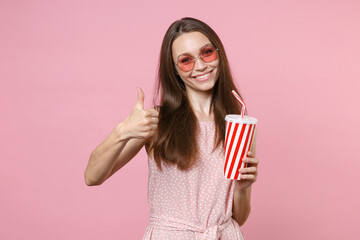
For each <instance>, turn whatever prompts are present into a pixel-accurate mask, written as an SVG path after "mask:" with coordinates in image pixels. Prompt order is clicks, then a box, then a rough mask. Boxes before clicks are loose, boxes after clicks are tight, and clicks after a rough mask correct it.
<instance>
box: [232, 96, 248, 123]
mask: <svg viewBox="0 0 360 240" xmlns="http://www.w3.org/2000/svg"><path fill="white" fill-rule="evenodd" d="M231 92H232V94H234V96H235V97H236V99H237V100H239V102H240V103H241V105H242V109H241V117H242V118H243V117H244V113H245V109H246V105H245V103H244V102H243V100H241V98H240V96H239V94H237V93H236V92H235V91H234V90H232V91H231Z"/></svg>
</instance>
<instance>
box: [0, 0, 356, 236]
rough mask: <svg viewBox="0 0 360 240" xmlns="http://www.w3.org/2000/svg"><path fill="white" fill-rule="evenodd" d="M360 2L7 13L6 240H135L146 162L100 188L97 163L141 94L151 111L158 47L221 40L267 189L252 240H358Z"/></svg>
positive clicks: (49, 8)
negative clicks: (178, 32)
mask: <svg viewBox="0 0 360 240" xmlns="http://www.w3.org/2000/svg"><path fill="white" fill-rule="evenodd" d="M359 12H360V4H359V1H356V0H354V1H347V0H345V1H344V0H341V1H340V0H337V1H325V0H323V1H320V0H302V1H300V0H296V1H279V0H275V1H264V0H263V1H221V2H219V1H209V0H207V1H188V0H183V1H160V0H154V1H126V2H125V1H88V0H86V1H85V0H84V1H79V0H76V1H74V0H71V1H69V0H67V1H36V0H35V1H34V0H33V1H10V0H2V1H0V79H1V88H0V107H1V112H2V114H1V118H0V123H1V124H0V130H1V132H0V133H1V151H0V161H1V167H0V180H1V181H0V194H1V195H0V226H1V227H0V239H7V240H15V239H38V240H39V239H40V240H41V239H52V240H57V239H86V240H91V239H94V240H95V239H109V240H110V239H114V240H115V239H141V237H142V236H143V233H144V231H145V228H146V226H147V224H148V220H149V210H148V205H147V158H146V155H145V152H144V150H142V151H141V152H140V153H139V154H138V155H137V156H136V157H135V158H134V159H133V160H132V161H131V162H130V163H129V164H128V165H126V166H125V167H124V168H123V169H122V170H121V171H120V172H118V173H117V174H115V175H114V176H113V177H112V178H110V179H109V180H108V181H107V182H105V183H104V184H103V185H101V186H99V187H88V186H86V185H85V182H84V179H83V172H84V169H85V167H86V164H87V161H88V158H89V155H90V153H91V151H92V150H93V149H94V148H95V147H96V146H97V145H98V144H99V143H100V142H101V141H102V140H103V139H104V138H105V137H106V136H107V135H108V134H109V133H110V131H111V130H112V129H113V128H114V127H115V125H116V124H117V123H118V122H120V121H122V120H124V119H125V117H126V116H127V115H128V114H129V113H130V111H131V109H132V107H133V105H134V104H135V101H136V97H137V92H136V87H137V86H141V87H142V88H143V89H144V91H145V95H146V96H145V99H146V107H151V102H152V94H153V88H154V85H153V83H154V80H155V75H156V67H157V64H158V56H159V49H160V44H161V40H162V37H163V35H164V33H165V31H166V29H167V27H168V26H169V25H170V24H171V23H172V22H173V21H175V20H177V19H179V18H181V17H184V16H192V17H196V18H199V19H201V20H203V21H205V22H206V23H208V24H209V25H210V26H212V27H213V29H214V30H215V31H216V32H217V33H218V34H219V36H220V38H221V39H222V41H223V43H224V45H225V48H226V51H227V54H228V57H229V61H230V64H231V68H232V72H233V74H234V76H235V79H236V83H237V85H238V86H239V89H240V92H241V94H242V95H243V96H244V98H245V101H246V102H247V105H248V110H249V115H251V116H255V117H257V118H258V119H259V125H258V142H257V157H258V158H259V159H260V165H259V177H258V180H257V182H256V183H255V184H254V186H253V193H252V211H251V215H250V217H249V219H248V221H247V222H246V223H245V225H244V226H243V227H242V230H243V232H244V235H245V237H246V239H274V240H275V239H276V240H278V239H294V240H298V239H299V240H300V239H329V240H330V239H359V235H360V230H359V227H358V224H359V222H360V204H359V202H360V197H359V190H358V189H359V188H358V186H356V185H357V183H359V181H360V177H359V175H358V170H359V166H360V164H359V159H360V158H359V157H360V156H359V152H358V144H359V136H360V134H359V133H360V128H359V122H360V114H359V111H358V103H359V101H360V97H359V90H360V88H359V80H360V73H359V69H360V44H359V42H360V32H359V29H360V26H359V25H360V15H359Z"/></svg>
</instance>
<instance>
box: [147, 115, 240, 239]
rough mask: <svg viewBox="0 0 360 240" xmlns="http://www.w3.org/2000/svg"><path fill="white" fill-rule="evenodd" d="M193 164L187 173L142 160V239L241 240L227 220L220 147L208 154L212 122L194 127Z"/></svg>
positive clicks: (228, 185) (228, 188) (228, 184)
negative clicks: (146, 211)
mask: <svg viewBox="0 0 360 240" xmlns="http://www.w3.org/2000/svg"><path fill="white" fill-rule="evenodd" d="M199 125H200V131H199V136H198V144H199V151H200V152H199V159H198V161H197V163H196V164H195V165H194V166H193V167H192V168H191V169H190V170H188V171H180V170H179V169H178V168H177V167H176V165H172V166H166V165H165V164H163V165H162V169H163V170H162V171H160V170H159V169H158V167H157V166H156V163H155V161H154V160H153V159H152V158H150V157H149V158H148V159H149V160H148V162H149V182H148V184H149V185H148V202H149V206H150V224H149V226H148V228H147V229H146V231H145V234H144V237H143V240H192V239H194V240H219V239H221V240H238V239H243V236H242V233H241V230H240V227H239V225H238V224H237V222H236V221H235V220H234V219H233V218H232V203H233V194H234V182H233V181H232V180H228V179H226V178H225V177H224V173H223V171H224V170H223V168H224V167H223V166H224V155H223V151H224V150H223V148H220V147H219V148H218V149H216V150H215V151H214V152H212V149H213V145H214V137H215V123H214V122H199Z"/></svg>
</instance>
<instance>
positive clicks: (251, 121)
mask: <svg viewBox="0 0 360 240" xmlns="http://www.w3.org/2000/svg"><path fill="white" fill-rule="evenodd" d="M225 120H226V133H225V147H224V154H225V165H224V175H225V177H226V178H228V179H236V180H240V178H239V169H240V168H244V167H246V164H245V163H244V162H243V161H242V159H243V158H244V157H245V154H247V152H248V151H249V149H250V146H251V144H252V139H253V136H254V132H255V127H256V123H257V121H258V120H257V119H256V118H253V117H249V116H244V117H243V118H242V117H241V115H236V114H230V115H226V117H225Z"/></svg>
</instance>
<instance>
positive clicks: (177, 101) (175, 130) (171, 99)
mask: <svg viewBox="0 0 360 240" xmlns="http://www.w3.org/2000/svg"><path fill="white" fill-rule="evenodd" d="M195 31H197V32H201V33H202V34H204V35H205V36H206V37H207V38H208V39H209V40H210V42H211V43H212V44H213V45H214V46H215V48H217V49H218V55H219V79H218V81H217V82H216V84H215V86H214V93H213V97H212V101H211V110H212V111H213V113H214V118H215V126H216V129H215V139H214V141H215V142H214V146H215V147H214V149H213V150H215V149H216V148H218V147H219V146H220V145H223V144H224V139H225V119H224V118H225V116H226V114H240V111H241V105H240V104H239V102H238V101H237V100H236V98H235V97H234V96H233V95H232V93H231V90H235V91H237V89H236V87H235V84H234V82H233V78H232V76H231V72H230V67H229V63H228V60H227V57H226V54H225V49H224V46H223V44H222V43H221V41H220V38H219V37H218V35H217V34H216V33H215V32H214V30H212V29H211V28H210V27H209V26H208V25H207V24H206V23H204V22H202V21H200V20H197V19H194V18H189V17H187V18H182V19H181V20H178V21H175V22H174V23H173V24H171V25H170V27H169V29H168V30H167V32H166V33H165V36H164V39H163V42H162V45H161V51H160V61H159V69H158V76H157V83H156V89H155V91H156V92H155V102H156V101H157V99H158V98H159V105H160V106H159V107H158V110H159V123H158V129H157V132H156V134H155V137H154V140H153V143H152V145H151V146H150V149H153V153H154V159H155V161H156V164H157V166H158V167H159V168H160V169H161V163H165V164H176V165H177V167H178V168H179V169H180V170H187V169H189V168H191V167H192V166H193V165H194V164H195V162H196V159H197V156H198V146H197V132H198V124H199V123H198V120H197V118H196V116H195V114H194V112H193V110H192V108H191V106H190V103H189V100H188V98H187V95H186V89H185V85H184V82H183V81H182V79H181V78H180V76H178V75H177V72H176V69H175V64H174V61H173V57H172V44H173V42H174V40H175V39H176V38H177V37H179V36H180V35H181V34H183V33H188V32H195ZM237 92H238V91H237ZM238 93H239V92H238ZM240 97H241V96H240Z"/></svg>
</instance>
